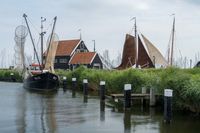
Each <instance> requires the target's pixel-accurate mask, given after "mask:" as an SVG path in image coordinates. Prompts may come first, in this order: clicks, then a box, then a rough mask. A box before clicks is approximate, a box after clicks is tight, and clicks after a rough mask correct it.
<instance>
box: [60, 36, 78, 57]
mask: <svg viewBox="0 0 200 133" xmlns="http://www.w3.org/2000/svg"><path fill="white" fill-rule="evenodd" d="M79 42H80V39H77V40H63V41H59V43H58V47H57V51H56V56H67V55H71V53H72V51H73V50H74V48H75V47H76V46H77V45H78V44H79Z"/></svg>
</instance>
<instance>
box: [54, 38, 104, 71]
mask: <svg viewBox="0 0 200 133" xmlns="http://www.w3.org/2000/svg"><path fill="white" fill-rule="evenodd" d="M80 65H85V66H87V67H88V68H99V69H102V66H103V65H102V61H101V59H100V58H99V55H98V54H97V53H96V52H89V50H88V48H87V47H86V45H85V43H84V41H83V40H80V39H76V40H62V41H59V43H58V47H57V51H56V56H55V61H54V68H55V69H71V70H72V69H74V68H76V67H78V66H80Z"/></svg>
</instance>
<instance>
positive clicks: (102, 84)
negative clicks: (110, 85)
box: [100, 81, 106, 101]
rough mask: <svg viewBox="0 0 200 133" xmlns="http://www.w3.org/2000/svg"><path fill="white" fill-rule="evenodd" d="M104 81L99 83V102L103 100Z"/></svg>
mask: <svg viewBox="0 0 200 133" xmlns="http://www.w3.org/2000/svg"><path fill="white" fill-rule="evenodd" d="M105 85H106V82H105V81H100V100H101V101H104V100H105Z"/></svg>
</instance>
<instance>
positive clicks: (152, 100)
mask: <svg viewBox="0 0 200 133" xmlns="http://www.w3.org/2000/svg"><path fill="white" fill-rule="evenodd" d="M149 105H150V106H151V107H152V106H155V105H156V96H155V89H153V88H151V89H150V102H149Z"/></svg>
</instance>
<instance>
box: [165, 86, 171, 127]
mask: <svg viewBox="0 0 200 133" xmlns="http://www.w3.org/2000/svg"><path fill="white" fill-rule="evenodd" d="M172 96H173V90H171V89H165V90H164V121H165V122H166V123H170V122H171V120H172Z"/></svg>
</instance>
